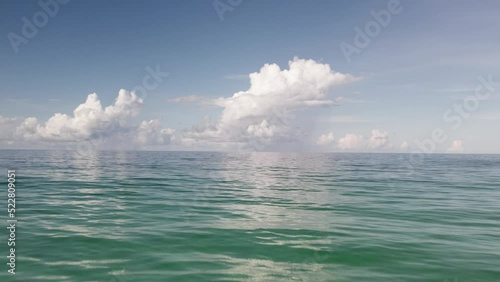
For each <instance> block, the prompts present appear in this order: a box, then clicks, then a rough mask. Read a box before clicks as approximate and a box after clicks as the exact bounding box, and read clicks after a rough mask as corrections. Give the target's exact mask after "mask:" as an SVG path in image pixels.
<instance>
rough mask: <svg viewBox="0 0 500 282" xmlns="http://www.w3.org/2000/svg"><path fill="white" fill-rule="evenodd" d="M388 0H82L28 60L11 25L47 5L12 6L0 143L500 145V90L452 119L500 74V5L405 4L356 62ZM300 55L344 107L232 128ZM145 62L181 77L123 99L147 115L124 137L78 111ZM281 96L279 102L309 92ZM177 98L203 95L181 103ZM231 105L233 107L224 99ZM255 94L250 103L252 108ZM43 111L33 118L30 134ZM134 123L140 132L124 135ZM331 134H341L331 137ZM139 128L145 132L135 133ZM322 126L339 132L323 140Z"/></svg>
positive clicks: (290, 112) (0, 69)
mask: <svg viewBox="0 0 500 282" xmlns="http://www.w3.org/2000/svg"><path fill="white" fill-rule="evenodd" d="M54 1H55V0H54ZM391 1H392V0H391ZM391 1H387V0H385V1H314V2H311V1H286V2H285V1H255V0H253V1H250V0H243V1H241V3H240V4H239V5H236V6H234V7H231V8H230V10H228V11H226V12H224V13H223V19H222V20H221V18H220V17H219V15H218V13H217V11H216V8H214V2H212V1H185V0H183V1H78V0H72V1H69V2H68V3H67V4H59V3H58V4H57V5H58V7H59V10H58V11H57V13H56V14H55V15H54V16H53V17H50V18H49V19H48V22H47V24H45V25H43V26H42V27H40V28H39V29H38V32H37V33H36V35H35V36H34V37H33V38H31V39H29V40H28V42H27V43H26V44H21V45H19V46H17V47H18V53H16V52H15V50H14V49H15V48H13V46H12V44H11V40H9V37H8V34H9V33H15V34H17V35H20V36H22V27H23V21H22V18H23V17H26V19H28V20H29V21H31V22H33V16H34V15H35V14H36V13H37V12H39V11H43V9H42V8H41V6H40V4H39V3H38V1H2V2H0V11H1V13H2V15H1V17H0V33H1V34H3V37H2V38H3V39H2V40H1V41H0V60H1V62H2V64H1V65H0V95H1V98H2V103H1V104H0V116H1V117H2V120H1V122H2V125H1V126H2V127H1V128H2V131H3V132H4V133H3V135H2V136H1V140H2V142H3V143H0V147H1V148H13V147H16V146H17V147H19V146H20V147H30V148H31V147H54V146H56V147H57V146H66V145H61V144H67V143H71V142H81V141H82V140H87V139H88V138H90V139H92V138H95V136H94V135H96V134H95V132H105V134H104V135H106V138H109V140H114V139H113V138H116V140H118V139H120V140H121V139H123V138H124V136H127V137H126V138H128V139H130V140H132V139H133V140H136V139H137V140H141V141H138V142H135V144H134V145H133V146H132V147H133V148H137V149H142V148H145V149H165V150H169V149H193V150H196V149H204V148H205V149H207V148H208V149H215V150H217V149H221V150H223V149H231V148H233V147H231V146H229V147H228V145H227V144H228V143H231V144H232V143H235V144H237V146H236V147H234V148H244V147H245V144H244V143H248V142H249V140H250V139H251V138H260V139H258V140H257V142H258V143H259V148H261V147H262V146H263V147H265V148H266V150H278V149H280V148H286V149H289V150H307V151H310V150H311V151H317V150H319V151H415V150H417V151H426V148H427V149H429V148H431V147H432V146H430V145H429V146H430V147H425V146H418V144H415V143H416V141H417V143H418V141H422V140H426V139H429V138H432V132H433V131H434V130H435V129H436V128H437V129H442V130H443V131H444V132H445V134H446V138H445V139H446V140H445V141H443V142H436V141H434V143H436V147H435V149H434V148H432V150H431V149H429V150H428V151H429V152H431V151H432V152H465V153H500V148H499V147H498V144H499V143H500V133H499V132H500V131H499V130H498V129H499V123H500V111H499V106H500V98H499V96H500V90H498V91H492V93H491V94H492V95H490V96H489V97H488V98H487V99H484V100H479V101H478V105H477V107H474V110H472V111H468V112H467V114H469V115H467V116H469V117H468V118H462V119H463V122H462V123H461V124H460V126H458V128H452V125H456V124H455V122H451V121H449V119H448V121H446V120H445V119H443V114H444V113H446V111H447V110H448V109H453V107H454V105H455V104H458V105H460V104H463V103H464V99H466V98H467V97H469V96H471V97H473V96H474V90H475V89H476V87H477V86H478V85H480V82H479V80H478V77H484V78H488V76H490V75H491V77H492V80H493V81H499V82H500V53H499V51H498V47H499V43H500V38H499V37H498V36H496V35H497V34H498V31H499V30H500V29H499V28H500V19H499V18H498V15H499V14H500V3H499V2H498V1H481V2H479V3H478V2H472V1H409V0H402V1H400V3H399V4H398V7H399V9H400V12H399V13H397V14H392V15H391V19H390V21H389V23H388V24H387V26H385V27H380V32H378V33H377V34H376V36H374V37H373V38H370V43H369V44H368V46H366V47H364V48H358V49H359V50H361V51H360V53H359V54H353V55H352V56H351V57H350V59H351V60H350V62H349V61H348V60H347V59H346V57H345V55H344V53H343V52H342V50H341V48H340V45H341V43H342V42H344V43H347V44H350V45H352V46H354V37H355V36H356V32H355V30H354V28H355V27H359V28H360V29H361V30H364V28H365V26H366V25H367V23H369V22H371V21H374V16H373V15H372V14H371V11H375V12H380V11H382V10H387V9H388V8H387V7H388V5H389V3H391ZM42 2H44V3H49V2H50V1H42ZM229 2H230V1H224V0H220V2H218V3H222V5H230V4H228V3H229ZM55 3H57V2H55ZM233 3H234V2H233ZM394 5H395V4H394ZM295 57H297V58H298V60H313V61H314V63H315V64H317V65H329V67H330V68H331V70H332V73H340V74H349V75H351V76H352V77H353V78H355V79H352V80H348V79H347V80H346V81H344V82H345V83H344V82H342V83H338V85H337V84H336V83H332V84H331V85H329V86H328V87H326V88H324V89H323V88H321V89H319V90H318V91H319V92H318V93H316V94H314V95H316V96H314V97H315V98H314V99H316V98H317V97H320V96H321V99H326V100H329V101H334V102H335V103H334V104H332V103H330V104H329V105H326V104H324V105H320V106H297V105H296V104H294V105H289V106H287V107H286V111H287V118H286V121H285V123H286V129H285V128H284V127H283V128H281V127H280V126H282V124H283V122H282V121H281V123H280V124H278V123H276V124H273V122H272V121H271V119H272V116H269V115H268V114H269V112H265V111H259V115H258V116H257V115H250V114H247V115H245V116H239V117H238V118H236V119H238V121H236V120H231V121H230V122H228V121H226V122H224V124H222V122H221V120H223V119H225V118H226V117H227V118H228V116H230V113H229V112H230V111H233V110H234V111H236V110H237V109H240V107H236V106H234V105H233V104H232V103H233V102H232V101H233V100H231V97H233V95H234V94H235V93H237V92H239V91H247V90H249V88H250V87H251V85H250V81H249V79H248V75H249V74H250V73H255V72H259V71H261V68H262V67H263V66H264V65H266V64H277V65H278V66H280V68H281V70H284V69H287V68H288V64H289V61H293V60H294V58H295ZM305 65H306V64H304V65H300V66H299V65H298V66H297V68H300V67H301V66H305ZM147 67H149V68H152V69H155V68H157V67H158V68H159V69H160V70H161V71H162V72H166V73H168V74H169V75H168V77H165V78H164V79H162V81H161V83H159V84H158V85H156V86H155V87H154V89H151V90H148V91H147V95H143V94H142V93H139V94H137V95H138V96H140V99H142V100H141V101H140V103H135V102H137V101H138V100H137V101H135V100H133V99H132V100H130V99H129V100H127V98H126V95H131V94H130V93H128V94H123V96H122V98H123V99H124V100H123V101H128V102H126V103H135V104H134V105H136V104H138V105H136V106H137V107H138V109H137V111H135V108H134V111H133V113H132V112H130V113H129V112H127V113H120V114H119V115H118V114H117V115H112V118H113V119H115V118H116V120H113V123H116V125H117V126H114V127H113V128H114V129H113V132H107V130H108V129H102V128H97V127H96V126H95V124H94V123H92V122H95V119H92V122H90V121H88V122H87V121H85V122H83V123H78V122H75V120H74V119H72V118H73V111H74V110H75V108H77V106H78V105H80V104H82V103H85V101H86V99H87V96H88V95H89V94H91V93H96V94H97V96H98V100H100V103H101V104H102V107H103V108H105V107H106V106H109V105H113V103H115V99H117V96H118V93H119V91H120V89H125V90H128V91H132V90H133V89H134V88H135V87H136V86H139V85H142V84H143V79H144V77H145V76H147V75H148V71H147V70H146V68H147ZM310 70H311V69H309V68H306V69H305V71H306V72H307V71H310ZM261 79H265V78H264V75H262V77H261ZM294 79H295V78H294ZM325 79H327V78H325ZM271 88H272V87H271ZM497 88H500V83H497ZM287 89H288V90H286V91H290V92H294V91H295V90H297V89H291V90H290V89H289V88H287ZM268 90H269V89H268ZM297 91H298V92H297V93H299V92H300V91H308V90H302V89H298V90H297ZM250 92H251V91H250ZM250 92H249V91H247V92H245V93H247V94H252V93H250ZM323 92H324V93H323ZM262 93H264V94H265V95H267V96H268V98H270V97H271V96H272V95H274V94H273V93H274V92H273V93H271V92H265V91H264V92H262ZM300 93H302V92H300ZM264 94H263V95H264ZM280 95H281V94H280ZM283 95H284V96H279V97H282V99H285V98H283V97H288V98H287V99H290V100H293V99H295V98H296V97H295V96H293V97H291V96H286V94H283ZM297 95H302V94H297ZM311 95H313V94H311ZM317 95H320V96H317ZM179 97H191V99H184V100H183V101H186V100H189V101H190V102H178V101H180V100H182V99H177V102H176V100H175V99H176V98H179ZM276 97H278V96H276ZM297 97H298V96H297ZM311 97H313V96H311ZM218 98H221V99H222V100H218V102H214V101H217V99H218ZM270 99H271V98H270ZM259 101H260V100H259ZM269 101H273V103H276V104H277V105H278V106H279V105H280V104H283V103H280V102H279V99H278V100H276V99H271V100H269ZM253 102H255V101H253ZM253 102H252V100H250V101H247V100H244V101H240V100H239V102H238V103H247V104H245V107H247V106H248V103H253ZM124 103H125V102H124ZM259 103H262V105H268V104H269V102H268V101H266V102H258V103H256V105H260V104H259ZM308 103H309V102H308ZM139 104H140V105H139ZM229 104H231V105H232V106H229ZM305 104H307V103H305V102H304V104H303V105H305ZM130 105H132V104H130ZM127 107H129V105H128V104H127ZM134 107H135V106H134ZM230 107H232V108H230ZM139 108H140V109H139ZM116 109H122V108H120V107H118V106H117V107H116ZM127 109H128V108H127ZM87 112H92V111H86V112H85V113H87ZM224 112H225V113H224ZM56 113H63V114H66V115H67V116H68V117H67V119H65V120H64V121H61V123H60V124H57V125H56V124H55V123H54V124H46V122H47V121H48V119H49V118H51V117H52V116H54V115H55V114H56ZM453 115H454V114H453V113H452V114H450V115H448V117H450V116H453ZM102 116H105V115H102ZM225 116H226V117H225ZM30 117H34V118H36V122H35V121H30V125H29V128H28V129H27V128H26V126H25V127H22V128H19V127H20V126H22V124H23V122H25V121H26V119H27V118H30ZM86 117H87V118H89V119H90V116H86ZM107 117H108V118H109V116H107ZM206 117H207V118H206ZM249 117H251V118H252V121H251V122H248V119H249ZM80 118H81V117H80ZM204 119H205V120H208V119H209V120H210V122H209V125H206V124H203V120H204ZM242 120H245V121H244V122H245V123H244V124H242ZM142 121H146V123H147V124H148V125H147V126H146V125H145V127H147V130H145V131H143V132H142V133H144V132H147V134H150V135H141V134H142V133H140V132H138V131H134V130H135V129H133V128H134V127H140V126H139V125H140V124H141V122H142ZM150 121H153V122H151V123H150ZM263 121H266V122H265V123H264V124H262V122H263ZM76 123H78V124H80V125H81V124H83V125H82V127H78V126H80V125H78V126H77V125H75V124H76ZM228 123H231V124H232V125H231V127H228V126H227V124H228ZM236 123H237V124H238V126H236ZM153 124H154V126H153ZM160 124H161V125H160ZM148 126H150V127H148ZM193 126H194V127H193ZM255 126H259V131H255V130H254V129H255V128H256V127H255ZM54 128H56V129H54ZM117 128H118V129H117ZM51 130H52V131H51ZM54 130H55V131H54ZM239 130H242V132H243V133H240V132H239ZM132 131H134V132H132ZM174 131H175V133H173V132H174ZM236 131H238V132H239V133H238V134H233V133H235V132H236ZM374 131H376V132H374ZM124 132H127V133H126V134H135V135H133V136H132V135H120V134H125V133H124ZM131 132H132V133H131ZM221 132H224V133H221ZM259 132H260V133H259ZM108 133H109V134H108ZM330 133H332V134H331V135H330V136H332V138H327V136H328V135H329V134H330ZM65 134H66V135H65ZM144 134H146V133H144ZM249 134H250V135H251V136H250V135H249ZM115 135H116V136H115ZM139 135H140V136H142V137H144V138H142V137H141V138H136V137H137V136H139ZM322 135H324V136H326V137H325V138H323V139H322V140H323V141H319V140H320V138H321V136H322ZM112 136H115V137H112ZM134 138H135V139H134ZM374 140H375V141H374ZM377 140H378V141H377ZM146 141H147V142H146ZM254 141H255V140H254ZM372 141H374V142H372ZM91 143H92V144H94V143H95V142H91ZM104 143H106V142H104ZM132 143H133V142H132ZM250 143H251V142H250ZM404 143H406V145H403V144H404ZM420 143H421V144H422V142H420ZM424 143H425V142H424ZM242 144H243V145H242ZM283 144H286V145H283ZM247 145H248V144H247ZM402 145H403V146H402ZM99 146H101V145H96V147H99ZM103 146H104V147H105V144H104V145H103ZM124 148H128V147H127V145H124Z"/></svg>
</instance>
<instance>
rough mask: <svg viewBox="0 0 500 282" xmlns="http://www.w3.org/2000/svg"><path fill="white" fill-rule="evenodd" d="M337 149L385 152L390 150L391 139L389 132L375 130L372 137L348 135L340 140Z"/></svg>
mask: <svg viewBox="0 0 500 282" xmlns="http://www.w3.org/2000/svg"><path fill="white" fill-rule="evenodd" d="M337 147H338V148H339V149H341V150H344V151H349V150H369V151H372V150H383V149H387V148H390V147H391V146H390V138H389V133H387V131H381V130H378V129H373V130H372V134H371V136H370V137H364V136H363V135H360V134H352V133H348V134H346V135H345V136H344V137H342V138H340V139H339V141H338V144H337Z"/></svg>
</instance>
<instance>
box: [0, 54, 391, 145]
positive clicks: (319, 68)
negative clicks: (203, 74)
mask: <svg viewBox="0 0 500 282" xmlns="http://www.w3.org/2000/svg"><path fill="white" fill-rule="evenodd" d="M247 77H248V79H249V80H250V87H249V88H248V89H247V90H244V91H239V92H236V93H234V94H233V95H231V96H229V97H221V98H218V99H209V98H205V97H202V96H197V95H190V96H184V97H177V98H173V99H170V100H167V101H169V102H176V103H201V104H211V105H215V106H218V107H220V108H221V113H220V115H219V116H218V117H216V118H214V119H212V118H210V117H207V118H205V119H204V120H203V121H201V122H200V123H199V124H197V125H194V126H192V127H191V128H188V129H184V130H181V131H177V132H176V131H174V130H172V129H169V128H163V127H162V125H161V124H160V121H159V120H148V121H143V122H141V123H139V124H136V125H134V124H132V123H131V120H132V118H133V117H135V116H136V115H137V114H138V113H139V112H140V110H141V108H142V106H143V103H144V101H143V100H142V99H141V98H140V97H138V96H137V95H136V94H135V93H134V92H128V91H126V90H124V89H122V90H120V91H119V93H118V97H117V98H116V100H115V101H114V103H112V104H111V105H109V106H107V107H103V105H102V104H101V101H100V100H99V97H98V96H97V94H95V93H93V94H90V95H88V97H87V99H86V100H85V101H84V102H83V103H82V104H80V105H78V106H77V107H76V108H75V110H74V111H73V113H71V114H66V113H56V114H54V115H53V116H52V117H50V118H49V119H48V120H46V121H40V120H38V119H37V118H35V117H29V118H26V119H16V121H15V122H12V123H9V122H7V120H6V118H3V120H2V119H0V127H1V128H2V129H4V131H5V132H8V134H9V136H10V138H4V139H5V140H6V141H8V142H11V141H12V140H23V141H26V142H33V144H35V143H43V142H45V144H55V143H59V142H78V141H81V140H87V139H95V138H100V137H104V138H103V139H106V140H112V142H128V143H129V144H133V145H137V146H150V145H155V144H172V145H175V146H177V145H179V146H181V145H182V146H184V145H186V146H192V147H191V148H193V149H200V146H201V147H203V148H225V149H234V148H235V146H236V148H237V149H239V148H248V147H249V146H250V147H254V148H260V149H261V148H264V147H268V146H275V147H274V148H282V147H284V146H286V144H291V143H292V142H295V141H298V140H300V139H302V137H304V136H305V134H306V132H305V131H306V130H304V129H303V128H301V127H300V126H301V125H300V124H299V123H298V121H299V120H298V119H296V114H297V113H298V112H299V111H300V110H302V109H306V108H310V107H317V106H322V107H328V106H333V105H338V104H339V102H338V101H339V98H335V97H328V96H329V94H331V93H330V92H331V90H332V88H333V87H335V86H338V85H342V84H346V83H351V82H353V81H356V80H358V79H360V78H359V77H354V76H352V75H350V74H344V73H340V72H337V71H334V70H332V69H331V68H330V66H329V65H328V64H323V63H319V62H316V61H314V60H304V59H299V58H294V59H293V60H291V61H289V63H288V68H285V69H281V68H280V67H279V66H278V65H276V64H265V65H264V66H263V67H262V68H261V69H260V70H259V71H257V72H254V73H251V74H249V75H247ZM299 125H300V126H299ZM379 135H380V136H377V137H374V138H375V139H374V141H373V143H374V144H375V145H374V146H381V145H382V144H383V143H384V141H383V138H385V137H384V134H383V133H380V134H379ZM6 141H5V142H6ZM321 142H330V143H332V142H334V138H333V135H328V134H327V135H326V136H325V137H324V140H323V141H321ZM112 145H115V144H114V143H113V144H112ZM197 145H199V146H197ZM211 146H212V147H211ZM346 146H347V147H348V145H346Z"/></svg>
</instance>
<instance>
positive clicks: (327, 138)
mask: <svg viewBox="0 0 500 282" xmlns="http://www.w3.org/2000/svg"><path fill="white" fill-rule="evenodd" d="M333 141H335V137H334V136H333V132H330V133H328V134H323V135H321V136H320V137H319V138H318V141H316V144H318V145H327V144H330V143H333Z"/></svg>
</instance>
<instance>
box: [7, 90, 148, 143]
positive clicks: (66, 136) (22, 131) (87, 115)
mask: <svg viewBox="0 0 500 282" xmlns="http://www.w3.org/2000/svg"><path fill="white" fill-rule="evenodd" d="M142 104H143V101H142V99H141V98H139V97H138V96H137V95H135V93H130V92H128V91H126V90H124V89H122V90H120V91H119V93H118V97H117V98H116V99H115V102H114V104H113V105H110V106H108V107H106V108H103V107H102V105H101V101H100V100H99V98H98V96H97V94H95V93H93V94H89V95H88V97H87V100H86V101H85V102H84V103H82V104H80V105H79V106H78V107H76V109H75V110H74V111H73V115H72V116H71V115H67V114H62V113H57V114H55V115H54V116H52V117H51V118H49V119H48V120H47V121H46V122H45V123H44V124H40V123H39V122H38V120H37V119H36V118H33V117H30V118H27V119H26V120H25V121H24V122H23V123H22V124H21V125H20V126H18V127H17V128H16V134H17V135H18V136H20V137H22V138H25V139H29V140H36V139H41V140H50V141H73V140H80V139H85V138H89V137H91V136H92V134H94V133H95V132H96V131H98V130H101V129H102V128H103V127H104V126H105V127H106V128H111V127H115V128H116V127H123V125H124V119H125V118H127V117H131V116H135V115H137V114H138V113H139V110H140V108H141V106H142Z"/></svg>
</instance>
